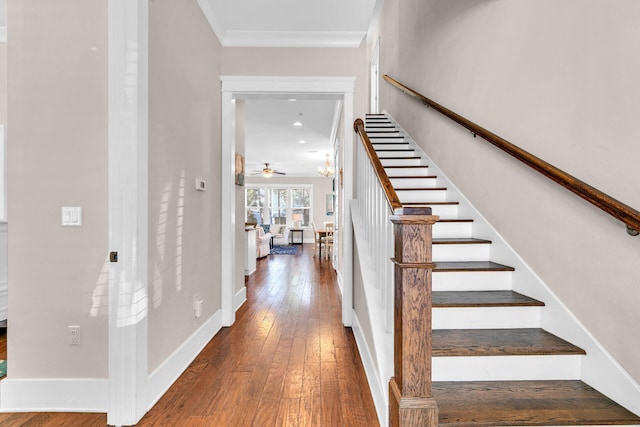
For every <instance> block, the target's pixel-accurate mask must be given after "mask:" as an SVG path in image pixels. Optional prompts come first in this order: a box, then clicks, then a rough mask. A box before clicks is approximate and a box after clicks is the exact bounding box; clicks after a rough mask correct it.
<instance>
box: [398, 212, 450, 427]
mask: <svg viewBox="0 0 640 427" xmlns="http://www.w3.org/2000/svg"><path fill="white" fill-rule="evenodd" d="M404 210H405V211H406V212H404V214H403V215H398V216H393V217H391V222H392V223H393V226H394V258H393V259H392V262H393V264H394V328H393V329H394V337H393V341H394V343H393V355H394V356H393V359H394V360H393V377H392V378H391V380H390V382H389V424H390V425H391V426H402V427H410V426H411V427H413V426H421V427H437V425H438V407H437V405H436V402H435V400H434V399H433V395H432V394H431V336H432V334H431V304H432V303H431V273H432V270H433V268H434V264H433V262H432V254H431V243H432V242H431V227H432V225H433V224H434V223H435V222H436V221H437V220H438V217H436V216H431V215H429V214H430V213H431V210H430V209H429V208H413V209H410V208H404Z"/></svg>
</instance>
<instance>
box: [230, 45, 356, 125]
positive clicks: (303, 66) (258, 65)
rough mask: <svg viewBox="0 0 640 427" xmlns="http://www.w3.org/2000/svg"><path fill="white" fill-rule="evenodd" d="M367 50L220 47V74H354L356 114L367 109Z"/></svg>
mask: <svg viewBox="0 0 640 427" xmlns="http://www.w3.org/2000/svg"><path fill="white" fill-rule="evenodd" d="M367 69H368V67H367V65H366V50H365V46H364V44H363V46H362V47H360V48H241V47H237V48H231V47H226V48H223V49H222V74H224V75H239V76H242V75H247V76H355V77H356V83H355V96H354V110H355V116H356V117H358V116H361V115H363V114H364V113H365V112H366V107H367V106H366V95H367V83H366V81H367Z"/></svg>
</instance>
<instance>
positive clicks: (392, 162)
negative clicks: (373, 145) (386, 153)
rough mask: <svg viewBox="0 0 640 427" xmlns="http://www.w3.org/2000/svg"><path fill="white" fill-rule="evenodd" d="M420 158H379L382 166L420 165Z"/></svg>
mask: <svg viewBox="0 0 640 427" xmlns="http://www.w3.org/2000/svg"><path fill="white" fill-rule="evenodd" d="M420 161H421V160H420V159H380V163H382V166H420Z"/></svg>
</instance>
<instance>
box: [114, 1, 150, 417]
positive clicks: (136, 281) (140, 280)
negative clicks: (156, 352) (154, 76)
mask: <svg viewBox="0 0 640 427" xmlns="http://www.w3.org/2000/svg"><path fill="white" fill-rule="evenodd" d="M148 18H149V13H148V0H136V1H132V0H109V4H108V32H109V34H108V36H109V68H108V71H109V73H108V84H109V89H108V91H109V136H108V150H109V250H110V251H118V262H117V263H109V381H108V391H109V392H108V396H109V398H108V412H107V422H108V423H109V424H112V425H132V424H135V423H136V422H138V421H139V420H140V418H142V416H143V415H144V414H145V412H146V410H147V406H146V405H145V401H146V400H147V397H146V396H147V394H146V387H145V386H146V384H147V375H148V357H147V351H148V349H147V346H148V340H147V334H148V316H147V314H148V299H147V287H148V277H147V275H148V253H147V251H148V236H147V230H148V206H147V203H148V182H147V181H148V157H149V156H148V127H149V126H148V107H149V102H148V52H149V48H148V46H149V44H148Z"/></svg>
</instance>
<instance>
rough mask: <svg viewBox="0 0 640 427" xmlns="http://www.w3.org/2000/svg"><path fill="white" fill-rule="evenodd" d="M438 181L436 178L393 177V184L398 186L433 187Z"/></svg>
mask: <svg viewBox="0 0 640 427" xmlns="http://www.w3.org/2000/svg"><path fill="white" fill-rule="evenodd" d="M437 183H438V180H437V179H436V178H391V184H392V185H393V187H394V188H395V189H396V191H398V188H409V187H410V188H433V187H435V186H436V184H437Z"/></svg>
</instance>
